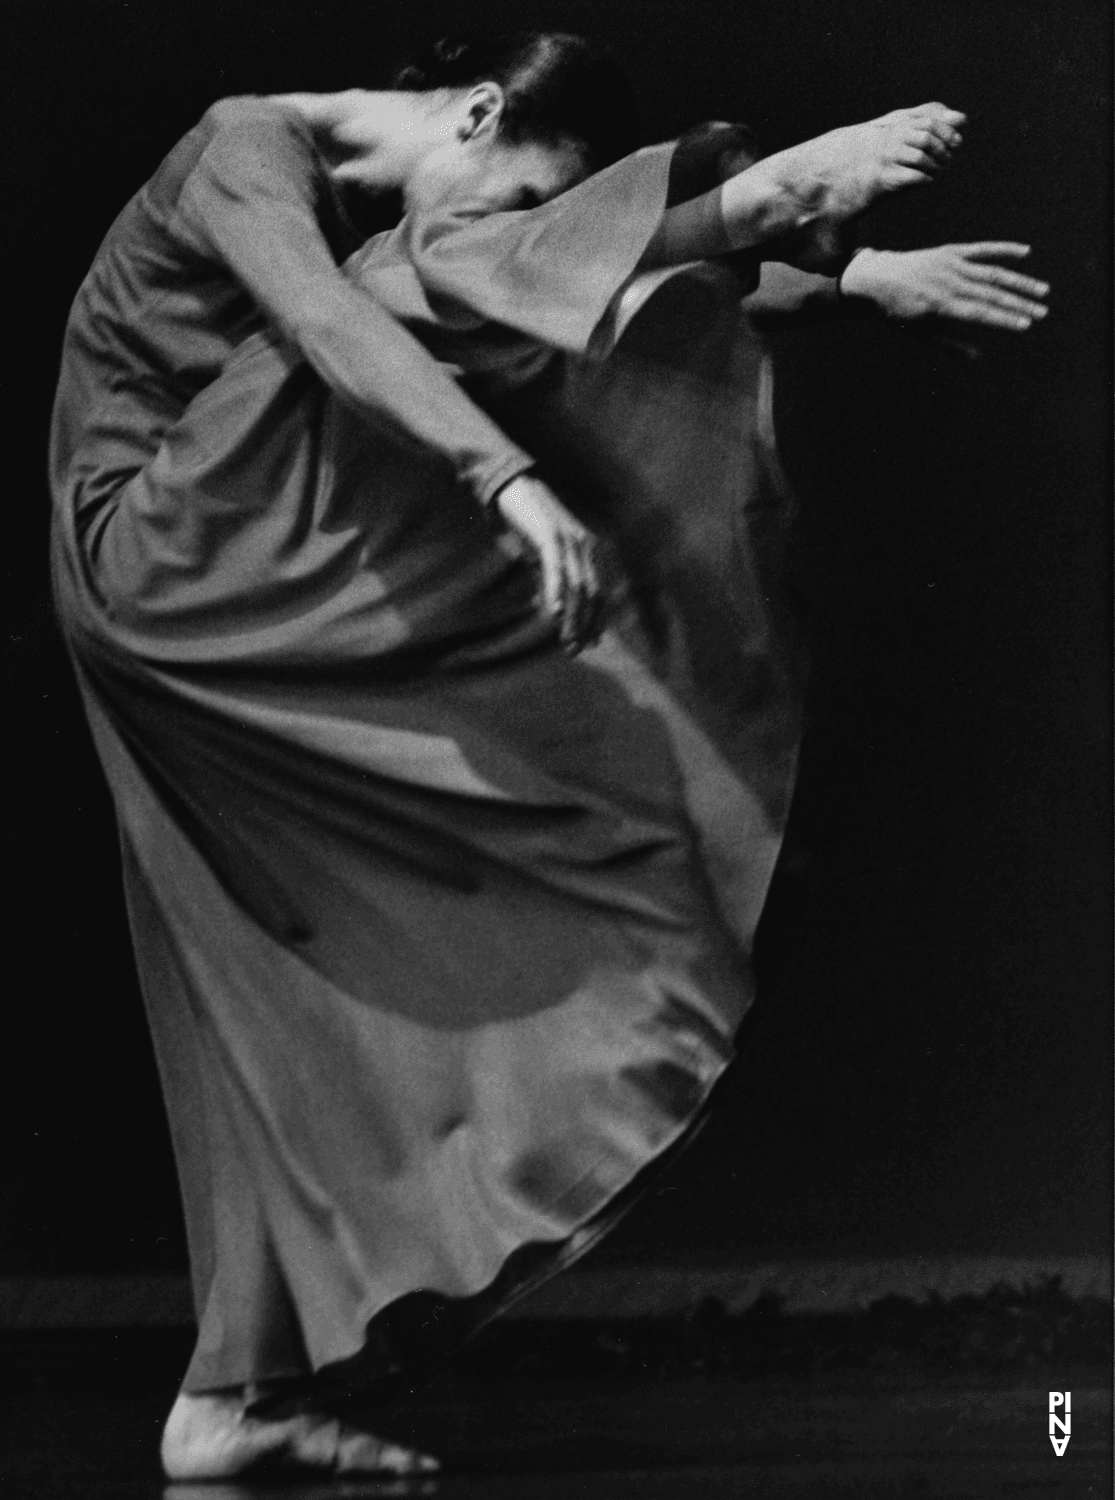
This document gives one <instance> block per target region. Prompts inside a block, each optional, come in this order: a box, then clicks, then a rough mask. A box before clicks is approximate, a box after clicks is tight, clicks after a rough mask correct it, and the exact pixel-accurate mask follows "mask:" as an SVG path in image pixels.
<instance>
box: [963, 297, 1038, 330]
mask: <svg viewBox="0 0 1115 1500" xmlns="http://www.w3.org/2000/svg"><path fill="white" fill-rule="evenodd" d="M948 316H949V317H950V318H952V319H955V320H956V321H957V322H960V323H984V324H986V325H987V327H989V328H1009V329H1012V330H1013V331H1014V332H1016V333H1025V332H1026V330H1027V329H1028V328H1030V327H1031V326H1032V324H1033V321H1034V320H1033V319H1032V318H1030V317H1028V316H1027V315H1026V314H1024V313H1012V312H1005V311H1004V310H1003V309H1002V308H998V307H990V306H989V305H988V304H987V303H986V302H982V301H976V300H973V299H965V298H958V299H957V300H956V301H954V302H951V303H950V304H949V310H948Z"/></svg>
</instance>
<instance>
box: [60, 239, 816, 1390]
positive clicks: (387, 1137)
mask: <svg viewBox="0 0 1115 1500" xmlns="http://www.w3.org/2000/svg"><path fill="white" fill-rule="evenodd" d="M768 404H769V368H768V366H767V363H766V360H765V356H764V354H763V351H762V349H761V347H760V345H759V342H758V340H757V338H756V336H755V334H754V333H753V331H752V330H751V328H750V327H749V325H748V324H747V321H746V319H745V318H744V317H743V316H742V315H741V314H740V312H739V310H738V293H737V291H736V289H735V287H734V284H733V283H732V281H731V278H730V277H727V276H726V275H722V274H720V273H717V272H713V271H709V270H708V269H707V268H696V269H693V270H689V271H686V272H684V273H682V274H681V275H678V276H674V277H671V278H667V279H666V281H665V284H663V285H662V286H660V287H659V288H658V289H657V290H656V291H654V293H653V295H651V296H649V297H647V298H645V299H644V301H643V304H642V306H641V307H640V309H639V310H638V311H637V312H636V313H635V315H634V316H633V317H632V318H631V319H630V321H629V323H628V324H627V326H625V328H624V331H623V333H622V336H621V337H619V338H618V341H617V342H616V343H615V345H614V348H613V349H612V351H611V353H610V354H609V355H608V356H607V357H596V358H594V359H592V360H587V359H585V360H580V361H569V362H567V363H566V365H565V366H564V367H563V371H562V373H561V374H560V376H554V375H553V374H551V375H550V376H548V377H547V378H546V379H545V380H543V381H542V382H541V384H540V386H539V388H538V389H537V390H535V391H528V392H525V393H520V394H518V395H517V396H516V397H515V398H514V400H508V401H506V402H505V403H504V405H503V407H502V408H501V409H500V410H499V411H498V412H497V415H499V416H500V418H501V420H503V421H504V422H505V423H506V425H507V426H508V428H509V430H512V431H513V432H515V433H516V434H522V435H523V436H524V437H527V438H529V440H530V441H531V443H532V444H533V445H534V447H533V449H532V451H535V452H537V453H538V454H539V456H540V461H541V465H542V469H543V472H544V473H545V474H546V476H547V477H548V478H549V479H550V480H551V482H552V483H553V484H555V486H556V487H558V488H559V490H560V491H561V492H562V494H563V496H564V497H565V498H566V499H567V500H568V502H569V503H570V504H571V505H573V506H574V507H575V508H578V509H580V510H581V512H582V514H584V515H585V516H586V518H587V519H588V520H589V521H590V522H591V524H592V525H593V526H594V527H596V528H597V529H598V531H599V532H600V533H601V534H602V536H603V537H604V538H605V542H604V545H605V547H606V549H607V552H608V557H607V568H608V572H609V576H610V578H611V582H612V590H613V598H612V605H611V615H610V623H609V628H608V629H607V630H606V631H605V633H604V636H603V638H602V640H601V641H600V642H599V644H597V645H595V646H593V647H592V648H590V649H588V650H586V651H585V652H583V653H582V654H581V655H580V656H578V657H576V658H569V657H566V656H565V655H563V654H562V653H561V651H560V649H559V648H558V646H557V642H556V639H555V635H554V631H553V628H552V626H551V624H550V623H549V622H547V621H546V620H544V619H543V618H541V617H540V615H539V612H538V610H537V607H536V604H535V589H536V578H535V576H534V573H533V571H532V568H531V567H530V566H529V565H528V563H527V562H526V561H525V560H524V557H523V556H522V554H521V551H520V549H519V547H518V545H517V543H516V542H515V540H514V539H513V538H511V537H509V536H507V535H503V534H500V532H499V531H498V529H496V528H495V527H494V526H493V525H492V523H491V521H490V520H489V519H488V518H487V517H485V516H483V515H480V514H478V513H477V512H476V511H475V509H474V508H472V507H471V505H470V504H469V502H468V501H467V499H466V498H464V497H462V495H461V493H460V492H459V491H458V490H457V489H456V488H455V487H454V485H453V484H452V483H451V482H450V481H449V480H448V479H447V478H446V476H445V475H444V473H442V472H441V471H440V470H439V469H438V468H437V467H436V466H435V465H434V464H433V463H432V462H429V463H428V462H426V461H425V460H424V459H423V458H422V456H421V455H416V454H415V453H414V452H413V451H408V450H406V449H404V448H403V447H401V446H400V445H399V444H398V443H397V442H396V441H395V440H394V439H392V437H391V436H390V434H386V433H377V432H375V431H373V430H372V429H370V428H369V427H368V426H367V425H366V424H362V423H360V422H359V421H357V419H356V418H355V417H354V416H352V415H350V414H349V413H347V412H346V411H345V409H344V408H343V407H342V406H340V405H339V404H338V403H335V402H334V401H333V399H332V398H331V397H330V395H329V394H328V393H327V392H326V391H325V389H324V388H323V387H322V386H321V385H320V384H319V383H318V382H317V380H316V378H315V377H314V376H313V375H312V373H311V372H309V371H308V370H307V369H306V368H305V367H304V366H302V365H299V364H297V363H296V362H295V361H293V360H292V359H291V358H290V357H289V356H288V355H286V354H284V353H283V351H282V350H281V348H279V347H277V346H276V345H274V344H273V343H271V342H270V341H269V340H267V339H265V338H262V337H256V338H253V339H250V340H249V341H248V342H247V344H245V345H244V346H243V347H242V348H241V350H240V351H239V352H238V354H237V355H236V357H235V358H234V360H233V362H232V364H231V365H230V366H229V368H228V369H227V370H226V372H225V374H224V375H223V376H222V377H221V378H220V379H219V380H218V381H217V382H216V383H215V385H213V386H211V387H209V388H208V389H207V390H206V391H204V392H202V394H201V395H200V396H198V397H197V399H196V400H195V401H194V402H193V404H192V405H191V406H190V407H189V408H188V409H187V411H186V412H185V414H184V415H183V417H182V419H181V421H179V422H178V423H177V424H176V425H175V426H174V427H173V428H172V429H171V430H170V431H169V432H168V433H167V435H166V437H165V438H164V440H163V443H162V446H161V448H160V450H159V452H158V454H157V455H156V456H155V458H154V459H153V460H152V462H151V463H150V464H149V465H148V466H147V467H146V468H145V469H143V470H142V471H141V472H139V473H137V474H134V475H132V476H130V477H129V478H127V479H126V481H125V482H123V483H122V484H121V485H120V487H119V488H118V489H117V491H116V492H115V494H114V496H113V498H112V501H111V503H109V504H106V505H103V506H102V507H101V508H100V509H99V510H97V511H96V513H95V514H94V515H93V516H91V517H90V516H89V515H88V514H83V513H82V512H81V507H80V505H79V504H78V503H76V499H77V498H79V497H71V499H70V501H67V500H66V499H65V497H64V498H63V500H62V501H61V502H60V503H59V504H58V505H57V508H56V516H55V528H54V577H55V586H56V595H57V601H58V607H59V611H60V616H61V619H62V622H63V626H64V629H65V631H66V635H67V638H68V641H69V644H70V647H71V651H72V655H73V658H74V662H75V665H76V670H77V673H78V678H79V681H80V685H81V689H82V692H83V696H84V699H85V703H86V707H87V710H88V715H89V720H90V724H91V727H92V732H93V736H94V739H95V742H96V746H97V750H98V753H99V756H100V759H101V762H102V764H103V766H104V770H105V773H106V776H107V778H108V781H109V784H110V786H111V789H112V793H113V797H114V800H115V804H116V808H117V812H118V819H119V827H120V838H121V847H122V860H123V869H124V879H125V888H126V893H127V900H128V908H129V913H130V919H131V925H132V933H133V937H134V943H135V951H136V958H137V963H138V968H139V973H140V978H141V984H142V989H143V994H144V997H145V1002H146V1005H147V1009H148V1013H149V1017H150V1024H151V1028H152V1033H153V1037H154V1043H155V1048H156V1054H157V1058H158V1063H159V1068H160V1071H161V1076H162V1082H163V1086H164V1090H165V1096H166V1102H167V1110H168V1115H169V1119H170V1125H171V1132H172V1137H173V1142H174V1148H175V1152H176V1157H177V1163H178V1169H179V1174H180V1179H181V1187H182V1195H183V1201H184V1206H185V1215H186V1224H187V1230H188V1237H189V1249H190V1257H191V1267H192V1275H193V1285H194V1293H195V1299H196V1306H197V1315H198V1323H199V1339H198V1346H197V1351H196V1353H195V1356H194V1359H193V1362H192V1364H191V1367H190V1370H189V1374H188V1376H187V1380H186V1388H187V1389H189V1390H194V1391H198V1390H205V1389H215V1388H219V1387H223V1386H232V1385H238V1384H241V1383H244V1382H248V1381H258V1380H262V1379H267V1378H278V1377H289V1376H306V1375H308V1374H310V1373H311V1372H315V1371H321V1370H322V1369H323V1368H325V1367H331V1366H335V1365H337V1363H338V1362H341V1361H346V1360H350V1359H352V1358H354V1357H356V1356H358V1355H360V1353H361V1351H365V1353H366V1352H367V1350H368V1348H369V1347H372V1346H374V1345H375V1335H376V1330H377V1328H380V1327H381V1326H386V1323H385V1320H387V1321H389V1317H390V1314H391V1313H392V1310H397V1309H398V1308H400V1307H402V1306H405V1305H406V1303H407V1299H408V1298H409V1299H412V1300H413V1299H414V1298H416V1297H423V1296H425V1297H436V1298H438V1299H440V1300H441V1302H442V1304H443V1305H445V1306H447V1307H450V1308H465V1309H468V1308H473V1307H482V1306H484V1307H487V1308H488V1309H489V1310H491V1308H492V1307H496V1306H498V1305H500V1303H501V1302H502V1301H503V1300H505V1299H506V1297H507V1296H509V1295H511V1294H512V1293H513V1291H514V1289H515V1287H516V1286H521V1285H522V1283H523V1278H524V1276H526V1275H528V1274H529V1275H534V1276H536V1275H538V1274H539V1273H540V1272H544V1271H545V1270H547V1269H552V1268H554V1267H556V1266H558V1265H560V1264H562V1263H563V1262H564V1261H566V1260H568V1259H569V1258H570V1256H571V1255H572V1254H573V1253H575V1252H576V1250H577V1248H578V1247H579V1246H580V1245H583V1244H584V1243H585V1241H586V1240H587V1239H588V1238H589V1237H591V1235H592V1234H593V1233H595V1232H596V1230H597V1229H598V1228H599V1227H600V1226H602V1225H603V1224H606V1222H607V1220H608V1216H609V1213H610V1212H611V1211H613V1210H614V1208H615V1206H616V1205H617V1204H619V1203H622V1202H623V1200H624V1194H625V1191H626V1192H629V1191H630V1189H631V1186H632V1184H637V1183H638V1181H639V1180H640V1176H641V1174H643V1173H644V1171H645V1170H646V1169H649V1168H650V1167H651V1166H652V1165H653V1164H654V1163H655V1162H656V1161H659V1160H661V1158H662V1157H663V1154H664V1153H666V1152H668V1150H669V1148H670V1147H671V1146H672V1145H673V1144H674V1143H675V1142H678V1141H679V1140H680V1139H682V1138H683V1137H684V1136H685V1134H686V1132H687V1130H688V1129H689V1128H690V1126H691V1124H692V1122H693V1120H694V1119H695V1117H696V1116H697V1114H698V1112H699V1111H700V1110H701V1108H702V1106H703V1104H704V1101H705V1100H706V1098H707V1096H708V1094H709V1091H710V1090H711V1089H712V1086H713V1084H714V1083H715V1081H716V1079H717V1078H718V1076H719V1075H720V1074H721V1073H722V1071H723V1069H724V1068H725V1066H726V1064H727V1063H728V1061H729V1060H730V1058H731V1056H732V1038H733V1033H734V1031H735V1029H736V1027H737V1025H738V1023H739V1021H740V1018H741V1017H742V1015H743V1013H744V1011H745V1009H746V1007H747V1005H748V1003H749V1001H750V998H751V981H750V973H749V954H750V946H751V939H752V936H753V933H754V930H755V924H756V922H757V920H758V917H759V913H760V911H761V908H762V902H763V898H764V894H765V891H766V888H767V884H768V882H769V879H770V875H771V871H772V868H773V865H774V861H775V859H776V857H777V853H778V848H779V842H780V838H781V833H782V828H783V826H784V822H785V816H786V811H787V805H788V799H789V794H790V789H791V783H792V778H793V772H794V762H795V755H796V745H797V737H798V720H799V715H798V699H799V683H800V670H799V666H800V664H799V660H798V653H797V650H796V646H795V644H794V640H793V632H792V630H791V628H790V625H789V616H788V613H787V611H786V610H785V608H784V605H783V602H782V594H781V585H780V581H779V579H780V570H781V568H782V564H783V555H784V551H785V544H786V539H787V535H788V524H789V519H790V501H789V498H788V496H787V493H786V489H785V486H784V484H783V483H782V480H781V475H780V472H779V469H778V465H777V461H776V459H775V456H774V451H773V446H772V439H771V434H770V430H769V410H768V409H767V407H768ZM71 502H73V503H71ZM79 515H81V516H82V519H81V523H80V525H79V523H78V520H77V517H78V516H79ZM741 1149H744V1143H741ZM516 1267H519V1268H526V1269H525V1270H520V1272H516ZM493 1289H494V1291H493ZM485 1298H487V1302H485ZM426 1321H428V1320H426ZM466 1321H467V1320H466ZM452 1323H453V1320H452V1319H451V1318H450V1319H448V1320H447V1326H448V1325H450V1324H452ZM369 1329H370V1330H371V1334H372V1340H371V1344H369ZM396 1355H397V1350H395V1351H394V1352H392V1353H391V1355H390V1358H391V1359H394V1358H395V1357H396ZM385 1358H386V1356H385Z"/></svg>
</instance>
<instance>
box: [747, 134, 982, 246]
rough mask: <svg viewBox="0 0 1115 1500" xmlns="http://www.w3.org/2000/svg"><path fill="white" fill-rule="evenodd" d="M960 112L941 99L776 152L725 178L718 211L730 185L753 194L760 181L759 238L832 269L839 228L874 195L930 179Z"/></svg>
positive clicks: (954, 137)
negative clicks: (763, 208)
mask: <svg viewBox="0 0 1115 1500" xmlns="http://www.w3.org/2000/svg"><path fill="white" fill-rule="evenodd" d="M965 118H966V117H965V116H964V115H962V114H961V113H960V112H959V111H958V110H955V109H949V108H948V107H947V106H946V105H944V104H919V105H917V106H916V107H915V108H913V109H896V110H893V111H892V112H891V113H890V114H888V115H882V116H881V117H880V118H879V119H877V120H868V121H867V122H866V123H864V124H862V125H846V126H843V127H842V128H841V129H839V130H830V131H829V132H828V133H827V135H822V136H818V137H817V138H816V139H815V140H812V141H804V142H802V144H801V145H800V146H791V147H790V148H789V150H787V151H779V152H776V153H775V155H773V156H768V157H765V158H764V159H763V160H762V161H760V162H758V163H757V164H756V165H755V166H753V167H752V168H751V169H750V171H748V172H746V173H744V174H742V175H741V176H740V177H737V178H733V179H732V180H731V181H730V182H728V183H726V184H725V185H724V192H725V204H724V212H725V217H726V219H728V220H730V218H731V202H730V198H731V194H732V193H733V191H745V192H748V193H749V194H753V193H754V191H755V189H756V187H757V186H758V185H759V184H760V183H762V185H763V186H764V187H765V188H766V189H767V192H768V194H769V197H768V200H767V201H768V205H769V207H768V212H769V213H770V218H769V221H768V224H767V226H766V233H765V234H764V236H763V238H765V239H766V240H768V241H770V240H778V241H779V242H780V243H779V259H787V260H791V263H792V264H795V265H799V266H801V268H802V269H803V270H811V271H832V270H834V269H839V266H840V264H842V263H843V254H842V250H843V247H842V240H841V235H840V227H841V226H842V225H843V224H846V223H847V222H848V221H849V220H851V219H854V218H855V217H856V216H857V215H858V214H861V213H862V212H863V211H864V209H865V208H867V207H868V206H869V205H870V204H871V203H873V202H874V201H875V200H876V199H877V198H880V197H882V196H884V195H886V194H888V193H897V192H901V191H903V190H904V189H906V188H911V187H919V186H922V185H924V184H925V183H927V182H929V181H930V180H931V179H932V178H933V176H934V175H935V174H936V173H937V172H939V171H940V170H941V168H942V167H945V166H947V165H948V163H949V161H950V160H951V158H952V154H953V152H954V151H956V149H957V148H958V147H959V145H960V144H961V134H960V129H961V126H962V125H963V124H964V122H965ZM745 184H746V187H745V186H744V185H745ZM737 185H738V186H737ZM838 263H839V264H838Z"/></svg>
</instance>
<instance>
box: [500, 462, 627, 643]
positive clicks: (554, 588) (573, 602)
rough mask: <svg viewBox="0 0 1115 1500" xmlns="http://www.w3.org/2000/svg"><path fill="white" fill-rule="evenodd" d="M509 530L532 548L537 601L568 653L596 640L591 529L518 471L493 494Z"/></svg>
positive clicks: (598, 597)
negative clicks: (554, 624) (556, 626)
mask: <svg viewBox="0 0 1115 1500" xmlns="http://www.w3.org/2000/svg"><path fill="white" fill-rule="evenodd" d="M495 504H496V508H497V509H498V511H499V513H500V515H501V516H502V518H503V520H504V521H505V522H506V523H507V525H508V526H510V527H511V529H512V531H514V532H515V533H516V535H518V536H519V537H521V538H522V539H523V540H524V541H525V542H526V543H527V546H528V547H529V548H530V551H531V553H532V555H533V556H534V558H535V559H536V560H537V562H538V565H539V568H540V571H541V599H540V603H541V606H542V608H543V609H545V610H546V611H547V612H548V613H549V614H550V615H552V616H554V617H555V618H556V619H557V620H558V623H559V634H560V639H561V644H562V646H563V647H564V648H565V650H566V651H567V652H569V653H570V654H571V655H572V654H575V653H576V652H577V651H579V650H580V649H581V648H582V647H583V646H587V645H589V644H590V643H591V642H592V641H594V640H596V639H597V637H598V636H599V634H600V629H601V623H602V621H601V613H602V606H603V598H602V594H601V589H600V581H599V579H598V577H597V573H596V568H595V565H594V563H593V557H592V552H593V537H592V533H591V532H590V531H589V530H588V529H587V528H586V527H584V526H582V525H581V523H580V521H578V520H577V517H576V516H575V515H573V514H572V512H571V511H569V510H567V509H566V507H565V506H564V505H563V504H562V503H561V501H560V500H559V499H558V497H557V496H556V495H555V494H554V492H553V490H551V489H550V487H549V485H546V484H544V483H543V482H542V480H540V479H536V478H534V477H533V476H532V475H530V474H520V475H519V476H518V477H517V478H516V479H512V480H511V482H510V483H509V484H505V485H504V487H503V489H501V490H500V491H499V493H498V494H497V495H496V498H495Z"/></svg>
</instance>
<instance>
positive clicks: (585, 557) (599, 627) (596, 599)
mask: <svg viewBox="0 0 1115 1500" xmlns="http://www.w3.org/2000/svg"><path fill="white" fill-rule="evenodd" d="M594 550H595V548H594V543H593V539H592V537H591V536H585V538H584V540H583V543H582V551H581V563H582V567H583V569H584V576H585V611H584V619H583V623H582V626H581V639H582V640H583V641H584V643H585V645H592V643H593V642H594V641H598V640H599V639H600V636H601V633H602V631H603V629H604V592H603V589H602V588H601V586H600V578H599V575H598V574H597V571H596V559H595V557H594V556H593V553H594Z"/></svg>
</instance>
